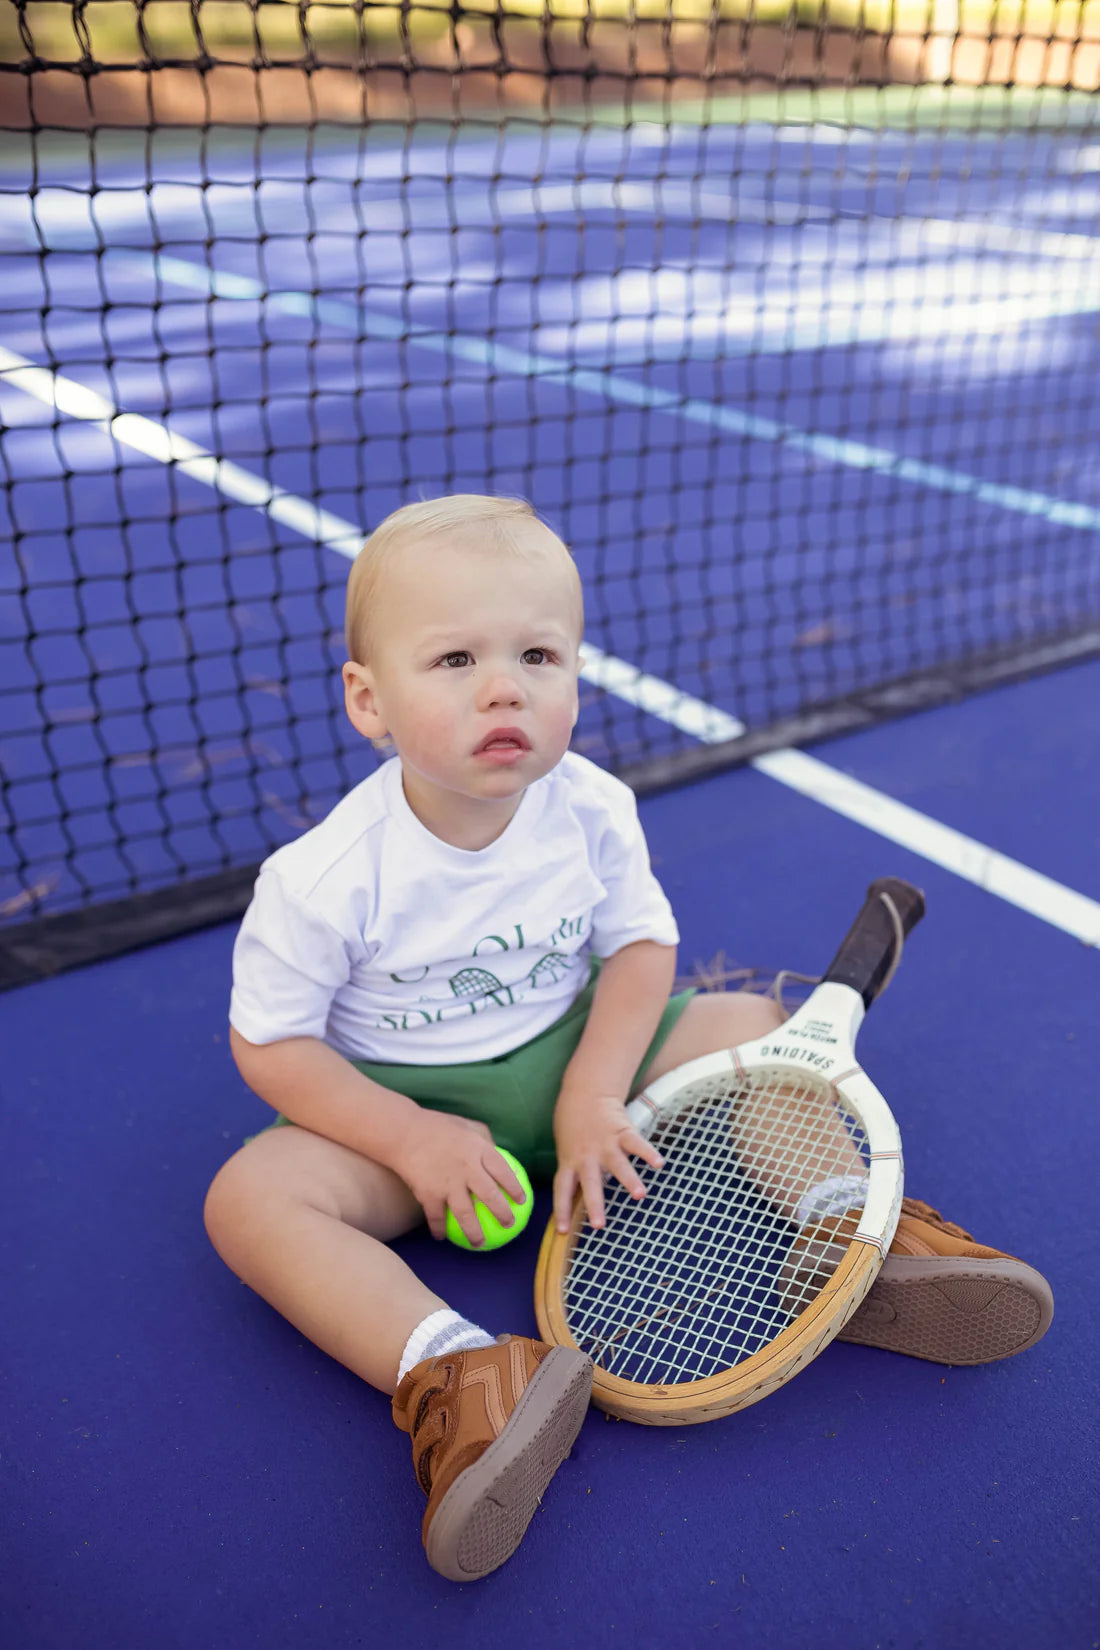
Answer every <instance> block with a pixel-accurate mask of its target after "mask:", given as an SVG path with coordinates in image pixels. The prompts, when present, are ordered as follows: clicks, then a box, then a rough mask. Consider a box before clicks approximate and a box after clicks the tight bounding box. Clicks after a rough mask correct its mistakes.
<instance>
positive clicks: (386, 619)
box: [344, 523, 580, 824]
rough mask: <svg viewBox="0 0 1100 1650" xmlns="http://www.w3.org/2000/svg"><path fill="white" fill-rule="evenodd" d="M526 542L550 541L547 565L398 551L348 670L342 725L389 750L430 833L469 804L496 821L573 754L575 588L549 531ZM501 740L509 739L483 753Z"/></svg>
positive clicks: (537, 530) (471, 552) (431, 550)
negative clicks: (449, 812)
mask: <svg viewBox="0 0 1100 1650" xmlns="http://www.w3.org/2000/svg"><path fill="white" fill-rule="evenodd" d="M527 531H528V533H529V534H530V535H531V538H532V548H538V549H540V550H541V549H542V543H541V542H540V541H545V542H546V553H545V555H543V554H539V555H537V556H532V557H531V558H530V559H528V558H527V557H519V556H511V555H506V554H492V553H487V552H485V551H483V550H480V549H477V548H473V547H468V546H467V545H466V544H462V545H459V546H456V547H455V548H451V547H450V546H448V545H439V544H431V545H428V546H419V545H411V546H409V547H408V548H407V549H406V550H403V551H402V552H401V554H400V555H398V556H395V557H394V559H393V561H392V562H391V563H390V565H389V566H388V567H387V569H386V572H385V576H384V579H383V582H382V588H381V590H380V592H379V597H378V601H377V603H376V607H375V611H374V614H373V617H372V631H373V633H374V635H375V637H376V638H377V641H376V644H375V647H374V650H373V654H372V658H371V662H370V664H369V665H355V664H349V665H345V667H344V682H345V696H346V702H347V707H348V715H349V716H350V717H351V720H352V722H353V724H354V725H355V726H356V727H357V728H358V729H359V731H360V732H361V733H364V734H366V735H367V736H368V737H369V738H372V739H377V738H380V737H381V736H382V735H383V734H387V733H388V734H389V735H390V737H391V738H392V739H393V742H394V744H395V745H396V747H397V749H398V752H399V753H400V756H401V763H402V770H403V773H404V777H405V789H406V793H407V794H408V797H409V801H410V803H412V804H413V806H414V808H416V811H417V812H419V813H420V814H421V816H422V817H423V818H425V820H426V822H427V823H429V824H431V823H432V821H433V817H439V815H440V810H444V811H445V810H446V809H447V808H451V809H455V808H457V809H458V810H459V812H460V813H463V814H465V815H467V816H468V815H469V813H470V807H471V804H473V805H474V806H475V808H476V804H477V803H478V802H482V803H487V804H494V803H495V804H497V809H496V812H498V813H499V812H500V811H501V808H500V805H501V804H505V803H507V802H508V801H509V800H510V799H511V800H513V802H514V800H518V798H519V797H520V796H521V795H522V793H523V791H524V790H525V789H526V787H527V786H528V785H530V784H531V783H532V782H533V781H534V780H536V779H539V778H541V777H542V775H543V774H545V773H548V772H549V771H550V769H551V768H553V767H554V766H555V764H556V763H557V762H559V761H560V759H561V757H562V756H563V754H564V753H565V751H566V749H567V748H568V745H569V739H570V735H571V733H572V731H573V727H574V724H575V722H576V720H577V672H578V646H579V643H580V636H579V634H578V625H577V616H576V609H575V598H574V590H575V584H574V582H573V576H572V570H571V568H570V567H569V566H568V565H563V563H562V561H561V560H559V558H558V557H557V556H556V555H554V554H553V553H552V552H553V540H552V539H551V537H550V535H549V534H548V533H547V531H546V529H545V528H543V527H541V526H540V525H538V524H534V523H533V524H532V525H531V527H530V528H529V529H527ZM500 730H508V733H507V735H506V737H505V738H504V739H502V740H501V741H499V742H496V743H492V742H490V741H491V740H492V736H493V735H494V734H495V733H498V732H499V731H500ZM418 804H419V806H418ZM504 811H505V812H507V810H506V809H505V810H504ZM490 812H493V810H492V809H490Z"/></svg>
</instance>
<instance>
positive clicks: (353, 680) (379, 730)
mask: <svg viewBox="0 0 1100 1650" xmlns="http://www.w3.org/2000/svg"><path fill="white" fill-rule="evenodd" d="M341 674H342V676H343V678H344V709H345V710H346V711H347V713H348V721H349V722H350V723H351V725H352V727H353V728H354V729H355V731H356V733H361V734H362V735H363V738H364V739H382V738H384V737H385V735H386V733H387V732H388V731H389V730H388V728H387V727H386V720H385V717H384V716H383V715H382V710H381V706H380V705H379V703H378V691H377V688H376V686H375V681H374V677H373V675H372V674H371V671H370V669H369V667H368V666H367V665H357V664H355V663H354V662H353V661H352V660H350V659H349V660H348V662H347V664H346V665H345V666H344V668H343V670H342V672H341Z"/></svg>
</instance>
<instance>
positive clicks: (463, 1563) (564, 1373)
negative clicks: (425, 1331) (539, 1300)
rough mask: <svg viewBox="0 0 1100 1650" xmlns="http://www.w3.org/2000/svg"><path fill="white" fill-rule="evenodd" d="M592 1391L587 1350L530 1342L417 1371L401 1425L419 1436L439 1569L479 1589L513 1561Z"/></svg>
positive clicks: (418, 1457) (433, 1361) (401, 1395)
mask: <svg viewBox="0 0 1100 1650" xmlns="http://www.w3.org/2000/svg"><path fill="white" fill-rule="evenodd" d="M591 1391H592V1363H591V1361H590V1359H588V1358H586V1357H585V1355H584V1353H583V1352H576V1351H574V1350H573V1349H572V1348H571V1347H564V1346H554V1347H551V1346H546V1345H545V1344H544V1343H543V1342H542V1341H534V1340H529V1339H528V1338H527V1337H526V1336H523V1335H499V1336H498V1337H497V1341H496V1344H495V1346H480V1347H477V1348H475V1349H474V1350H472V1351H467V1352H448V1353H444V1354H443V1356H442V1357H439V1358H427V1359H425V1361H424V1362H423V1363H419V1364H416V1365H414V1367H413V1368H412V1369H410V1370H409V1373H408V1374H407V1375H406V1376H405V1378H404V1380H403V1381H402V1382H401V1384H400V1386H399V1387H398V1388H397V1391H396V1392H395V1393H394V1395H393V1418H394V1420H395V1422H396V1423H397V1425H398V1426H399V1427H400V1428H401V1430H402V1432H408V1433H411V1435H412V1448H413V1464H414V1466H415V1468H416V1476H417V1480H418V1482H419V1484H420V1487H421V1489H422V1490H423V1491H424V1494H425V1495H426V1496H427V1497H428V1507H427V1511H426V1512H425V1514H424V1524H423V1531H422V1533H423V1538H424V1551H425V1552H426V1553H427V1555H428V1563H429V1564H430V1565H431V1566H432V1569H433V1570H438V1571H439V1573H440V1575H444V1576H446V1577H447V1578H448V1579H449V1580H450V1581H476V1580H477V1578H478V1577H479V1576H484V1575H488V1574H489V1572H490V1570H495V1569H496V1567H497V1565H498V1564H503V1563H504V1560H505V1559H506V1558H510V1557H511V1555H512V1553H514V1552H515V1550H516V1548H517V1547H518V1546H519V1544H520V1542H521V1540H522V1539H523V1534H524V1531H525V1530H526V1529H527V1526H528V1524H529V1523H530V1522H531V1518H532V1515H533V1514H534V1511H535V1508H536V1507H537V1506H538V1504H539V1501H540V1500H541V1498H542V1492H543V1490H545V1488H546V1486H547V1484H548V1483H549V1482H550V1480H551V1478H552V1477H553V1476H554V1473H555V1472H556V1471H557V1469H558V1467H559V1466H560V1465H561V1463H562V1461H564V1459H565V1457H566V1456H567V1455H568V1454H569V1451H570V1449H571V1448H572V1447H573V1440H574V1439H575V1438H576V1436H577V1433H578V1432H579V1431H580V1429H581V1423H582V1421H583V1420H584V1416H585V1411H586V1410H587V1408H588V1399H589V1394H590V1393H591Z"/></svg>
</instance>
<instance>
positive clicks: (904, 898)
mask: <svg viewBox="0 0 1100 1650" xmlns="http://www.w3.org/2000/svg"><path fill="white" fill-rule="evenodd" d="M884 894H885V895H886V897H887V899H889V900H890V901H892V903H893V906H894V909H895V910H896V911H897V914H898V918H899V919H900V922H901V927H902V933H903V934H909V933H911V932H912V930H913V929H914V928H915V927H916V926H917V923H918V922H919V921H920V919H921V918H922V917H923V915H924V895H923V894H922V893H921V891H920V889H919V888H914V887H913V885H912V883H910V882H903V881H902V880H901V878H900V877H879V878H878V880H877V881H876V882H872V884H871V886H870V888H868V890H867V898H866V899H865V900H864V902H863V909H862V910H861V911H860V913H859V915H858V916H857V918H856V920H855V922H854V923H853V924H852V926H851V928H849V930H848V932H847V934H846V935H845V937H844V939H843V941H842V942H841V946H840V950H839V951H838V952H837V954H836V956H835V957H834V958H833V960H832V962H831V963H830V964H829V966H828V968H827V969H826V971H825V974H824V978H825V979H826V980H829V981H832V982H833V983H834V984H836V985H850V986H851V987H852V989H853V990H854V991H858V992H859V994H860V996H861V997H862V998H863V1005H864V1007H865V1008H870V1006H871V1004H872V1003H873V1002H874V1000H875V998H876V997H877V996H878V994H879V992H880V991H881V990H882V987H883V984H884V982H885V981H886V979H887V978H888V977H889V975H890V973H891V972H892V970H893V968H894V965H895V961H896V958H895V951H896V950H897V943H898V939H897V927H896V925H895V923H894V919H893V916H892V915H891V913H890V909H889V907H888V906H887V904H886V901H885V900H884V899H883V897H882V896H883V895H884Z"/></svg>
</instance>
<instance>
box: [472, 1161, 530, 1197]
mask: <svg viewBox="0 0 1100 1650" xmlns="http://www.w3.org/2000/svg"><path fill="white" fill-rule="evenodd" d="M486 1166H487V1168H488V1170H489V1173H490V1174H491V1175H492V1177H493V1179H494V1180H495V1181H496V1183H497V1185H498V1186H501V1187H503V1189H504V1190H505V1191H506V1192H507V1193H508V1196H509V1197H510V1198H511V1199H512V1201H513V1203H522V1202H523V1200H524V1198H525V1197H526V1195H527V1194H526V1193H525V1192H524V1190H523V1187H522V1186H521V1185H520V1183H519V1176H518V1175H517V1174H516V1171H515V1170H514V1169H513V1168H512V1167H511V1165H510V1164H508V1163H506V1162H505V1160H504V1158H503V1157H501V1155H500V1153H499V1152H493V1154H492V1156H491V1157H490V1158H489V1159H488V1163H487V1165H486ZM478 1195H479V1196H480V1195H481V1194H480V1193H479V1194H478ZM482 1201H483V1202H484V1201H487V1200H486V1199H483V1200H482ZM490 1207H492V1205H491V1204H490Z"/></svg>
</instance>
